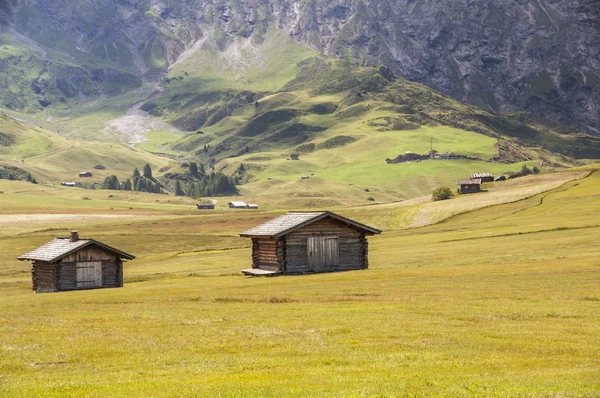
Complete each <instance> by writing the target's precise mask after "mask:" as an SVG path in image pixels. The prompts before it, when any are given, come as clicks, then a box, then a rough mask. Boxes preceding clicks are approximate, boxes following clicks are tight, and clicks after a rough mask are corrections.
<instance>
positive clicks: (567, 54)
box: [0, 0, 600, 134]
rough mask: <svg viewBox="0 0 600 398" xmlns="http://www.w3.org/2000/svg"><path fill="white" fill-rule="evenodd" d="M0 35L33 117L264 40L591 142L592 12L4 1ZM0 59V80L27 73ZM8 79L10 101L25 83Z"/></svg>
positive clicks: (594, 110) (596, 73) (596, 119)
mask: <svg viewBox="0 0 600 398" xmlns="http://www.w3.org/2000/svg"><path fill="white" fill-rule="evenodd" d="M0 24H2V26H3V32H4V33H2V36H0V44H6V43H7V42H9V41H10V42H11V43H13V44H14V43H20V44H22V45H24V46H28V47H29V48H30V49H31V48H33V49H34V50H35V51H33V52H32V53H26V54H25V56H26V57H33V58H34V59H35V60H37V64H38V66H37V67H36V68H37V69H39V70H37V71H36V73H35V74H34V75H35V77H34V78H31V79H30V84H29V87H25V88H22V89H23V90H30V91H33V93H34V94H35V96H36V98H37V100H38V102H39V103H40V106H42V107H43V106H44V105H47V103H48V102H51V101H52V99H48V98H46V97H48V94H47V93H49V92H53V91H56V92H57V93H58V94H57V95H62V97H63V98H64V97H65V96H67V97H68V98H75V99H77V98H79V99H81V98H82V96H83V97H84V98H85V97H88V96H91V97H102V96H105V95H112V94H114V93H119V92H122V91H123V90H127V89H128V88H131V87H136V86H138V85H139V84H140V82H139V81H137V80H136V79H137V78H138V77H145V78H148V79H152V78H155V77H156V76H160V75H161V73H162V72H163V71H165V70H166V69H167V68H168V67H169V66H170V65H171V64H173V63H175V62H176V61H177V60H178V59H179V58H180V56H181V55H182V54H184V53H185V52H186V51H192V50H193V49H194V48H195V47H198V46H201V45H207V44H208V43H210V45H212V46H215V47H216V48H218V49H220V50H221V51H226V50H227V49H228V47H229V46H230V44H231V43H232V42H233V41H234V40H236V39H237V38H240V37H243V38H251V39H252V42H253V43H254V44H255V45H260V44H261V41H262V40H263V39H264V35H265V33H266V32H267V30H269V29H273V28H274V29H279V30H282V31H284V32H286V34H288V35H289V36H291V37H292V38H293V39H295V40H296V41H298V42H300V43H302V44H305V45H307V46H310V47H313V48H315V49H317V50H319V51H321V52H323V53H325V54H328V55H332V56H335V57H340V58H345V59H349V60H351V61H352V62H354V63H357V64H361V65H375V64H385V65H387V66H389V67H390V68H391V69H392V70H394V71H395V72H396V73H397V74H399V75H402V76H404V77H406V78H408V79H410V80H413V81H417V82H420V83H424V84H426V85H428V86H431V87H433V88H435V89H437V90H440V91H442V92H444V93H446V94H449V95H451V96H453V97H455V98H458V99H460V100H462V101H465V102H468V103H471V104H476V105H479V106H482V107H484V108H486V109H488V110H492V111H498V112H513V111H527V112H530V113H532V114H536V115H541V116H545V117H547V118H551V119H553V120H555V121H557V122H559V123H562V124H566V125H569V126H573V127H575V128H577V129H581V130H586V131H588V132H592V133H596V134H600V2H599V1H597V0H573V1H568V2H566V1H559V0H489V1H473V0H435V1H434V0H376V1H375V0H329V1H322V0H303V1H291V0H189V1H186V2H184V1H177V0H141V1H133V0H93V1H92V0H82V1H77V2H74V1H70V0H53V1H46V0H28V1H24V0H10V1H4V2H0ZM5 48H6V47H5ZM13 55H14V54H11V56H13ZM6 59H7V56H4V57H3V62H2V63H1V64H0V69H2V70H6V71H8V70H10V71H11V73H13V74H14V73H15V71H19V73H21V72H20V70H23V69H25V68H26V67H24V66H23V64H20V66H18V67H16V66H15V65H11V64H10V60H9V61H7V60H6ZM34 63H35V62H34ZM55 65H61V66H60V67H55ZM11 68H12V69H11ZM53 71H54V72H53ZM23 74H25V75H27V74H28V73H27V72H26V71H24V72H23ZM45 76H47V78H45ZM9 80H10V79H8V78H7V80H6V82H8V83H6V82H5V83H4V84H5V86H4V88H5V89H6V87H9V86H10V87H13V88H12V89H11V90H12V91H13V92H14V91H15V88H14V86H15V84H16V85H17V86H18V85H19V84H20V85H21V86H23V84H24V83H23V82H20V83H19V82H16V83H15V82H14V81H12V80H11V81H10V82H9ZM13 80H14V79H13ZM25 86H27V85H25ZM61 93H62V94H61ZM69 96H70V97H69ZM4 97H5V96H4ZM4 97H2V101H3V102H5V99H4ZM11 98H13V100H14V96H13V97H11ZM68 98H67V99H68ZM4 105H6V104H4ZM30 106H31V105H30ZM36 106H37V105H36Z"/></svg>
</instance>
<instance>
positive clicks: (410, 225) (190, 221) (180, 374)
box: [0, 167, 600, 397]
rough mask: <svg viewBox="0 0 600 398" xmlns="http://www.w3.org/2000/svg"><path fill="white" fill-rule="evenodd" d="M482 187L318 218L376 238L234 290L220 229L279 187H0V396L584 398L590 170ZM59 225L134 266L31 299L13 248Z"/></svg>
mask: <svg viewBox="0 0 600 398" xmlns="http://www.w3.org/2000/svg"><path fill="white" fill-rule="evenodd" d="M485 188H486V190H487V192H483V193H480V194H476V195H466V196H461V197H458V198H456V199H453V200H451V201H446V202H438V203H431V202H429V200H428V199H427V198H420V199H414V200H412V201H405V202H400V203H389V204H380V205H372V206H357V204H358V203H354V204H348V205H347V206H344V207H337V208H336V207H332V208H331V210H333V211H336V212H339V213H340V214H343V215H347V216H349V217H352V218H355V219H357V220H359V221H361V222H364V223H367V224H370V225H373V226H375V227H378V228H381V229H383V230H384V233H383V234H382V235H381V236H377V237H373V238H371V239H370V252H369V254H370V256H369V259H370V268H369V269H368V270H366V271H360V272H346V273H334V274H321V275H307V276H292V277H279V278H254V279H253V278H247V277H244V276H242V274H241V273H240V272H239V270H240V269H243V268H247V267H249V265H250V251H251V249H250V241H249V240H247V239H242V238H239V237H238V236H237V234H238V233H239V232H241V231H244V230H245V229H247V228H249V227H251V226H254V225H256V224H258V223H261V222H264V221H266V220H268V219H270V218H272V217H274V216H276V215H277V214H278V213H279V212H280V211H282V210H284V209H289V208H295V207H294V206H297V205H298V204H299V203H300V202H297V201H296V199H295V198H294V197H292V196H290V197H289V198H288V197H285V195H283V194H282V195H281V197H280V198H277V199H276V198H275V195H274V196H273V197H272V198H271V199H272V202H270V201H269V200H270V199H269V198H267V199H265V201H266V207H267V208H268V209H269V210H268V211H264V210H261V211H258V212H250V211H241V212H240V211H233V210H227V209H224V208H222V207H220V206H218V210H217V211H215V212H208V213H202V212H199V211H196V210H190V208H191V205H192V204H193V202H185V201H186V200H187V199H182V202H181V203H177V202H175V203H174V202H167V200H168V199H169V198H167V197H165V198H164V202H163V200H162V199H163V198H162V197H160V199H161V200H160V202H156V201H155V199H154V198H155V197H156V196H153V195H148V194H140V193H130V194H129V193H128V194H127V195H124V196H120V197H118V198H114V197H113V198H110V199H108V198H107V195H108V194H111V193H110V192H107V191H93V192H91V191H81V190H80V191H81V192H85V194H88V193H89V192H91V194H92V195H97V196H94V197H92V198H91V199H92V200H82V199H81V198H79V197H78V193H74V192H75V190H69V189H65V188H58V187H47V186H32V185H31V184H26V183H24V182H14V181H0V191H3V192H4V193H3V194H0V395H2V396H98V397H101V396H102V397H103V396H239V397H249V396H262V397H264V396H272V397H280V396H307V397H308V396H310V397H314V396H331V397H371V396H560V397H571V396H572V397H576V396H577V397H579V396H596V395H597V394H598V391H600V285H599V284H598V281H599V280H600V268H599V264H598V257H599V255H600V243H599V242H598V236H600V171H599V170H597V168H594V167H588V168H586V169H582V170H574V171H568V172H563V173H556V174H543V175H540V176H532V177H527V178H524V179H521V180H513V181H509V182H506V183H497V184H488V186H486V187H485ZM36 198H37V200H36ZM244 199H245V198H244ZM171 200H172V199H171ZM109 205H110V206H109ZM111 207H112V208H111ZM417 227H418V228H417ZM74 228H75V229H78V230H79V231H80V235H82V236H91V237H92V236H93V237H94V238H97V239H99V240H101V241H104V242H106V243H108V244H110V245H114V246H116V247H118V248H120V249H122V250H124V251H127V252H131V253H133V254H135V255H136V256H137V258H136V259H135V260H134V261H131V262H129V263H127V264H126V267H125V287H124V288H121V289H107V290H93V291H80V292H68V293H55V294H34V293H32V292H31V290H30V289H31V282H30V274H29V267H30V265H29V264H28V263H25V262H19V261H17V260H15V257H16V256H18V255H20V254H22V253H24V252H26V251H28V250H30V249H32V248H34V247H36V246H38V245H40V244H42V243H44V242H46V241H48V240H50V239H51V238H53V237H54V236H57V235H58V236H63V235H65V234H67V233H68V230H69V229H74Z"/></svg>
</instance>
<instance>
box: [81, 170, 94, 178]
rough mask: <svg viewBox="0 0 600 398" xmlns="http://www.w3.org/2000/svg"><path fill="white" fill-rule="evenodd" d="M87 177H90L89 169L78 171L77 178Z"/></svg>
mask: <svg viewBox="0 0 600 398" xmlns="http://www.w3.org/2000/svg"><path fill="white" fill-rule="evenodd" d="M88 177H92V173H90V172H89V171H82V172H80V173H79V178H88Z"/></svg>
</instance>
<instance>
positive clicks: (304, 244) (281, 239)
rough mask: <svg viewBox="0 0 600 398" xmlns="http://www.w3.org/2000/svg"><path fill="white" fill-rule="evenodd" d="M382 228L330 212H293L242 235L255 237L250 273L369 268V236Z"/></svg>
mask: <svg viewBox="0 0 600 398" xmlns="http://www.w3.org/2000/svg"><path fill="white" fill-rule="evenodd" d="M380 233H381V231H379V230H377V229H375V228H372V227H369V226H366V225H363V224H360V223H358V222H356V221H353V220H350V219H348V218H345V217H342V216H339V215H337V214H334V213H331V212H328V211H316V212H290V213H287V214H285V215H282V216H280V217H277V218H275V219H273V220H271V221H268V222H266V223H264V224H262V225H259V226H257V227H254V228H252V229H250V230H248V231H246V232H244V233H241V234H240V236H242V237H248V238H252V269H247V270H243V271H242V272H243V273H245V274H246V275H253V276H257V275H274V274H303V273H317V272H333V271H348V270H359V269H366V268H368V267H369V260H368V247H369V245H368V242H367V236H370V235H377V234H380Z"/></svg>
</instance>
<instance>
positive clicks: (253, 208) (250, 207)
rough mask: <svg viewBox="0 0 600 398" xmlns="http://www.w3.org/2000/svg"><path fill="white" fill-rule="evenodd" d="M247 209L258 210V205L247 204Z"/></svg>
mask: <svg viewBox="0 0 600 398" xmlns="http://www.w3.org/2000/svg"><path fill="white" fill-rule="evenodd" d="M248 208H249V209H252V210H258V205H257V204H249V205H248Z"/></svg>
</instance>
